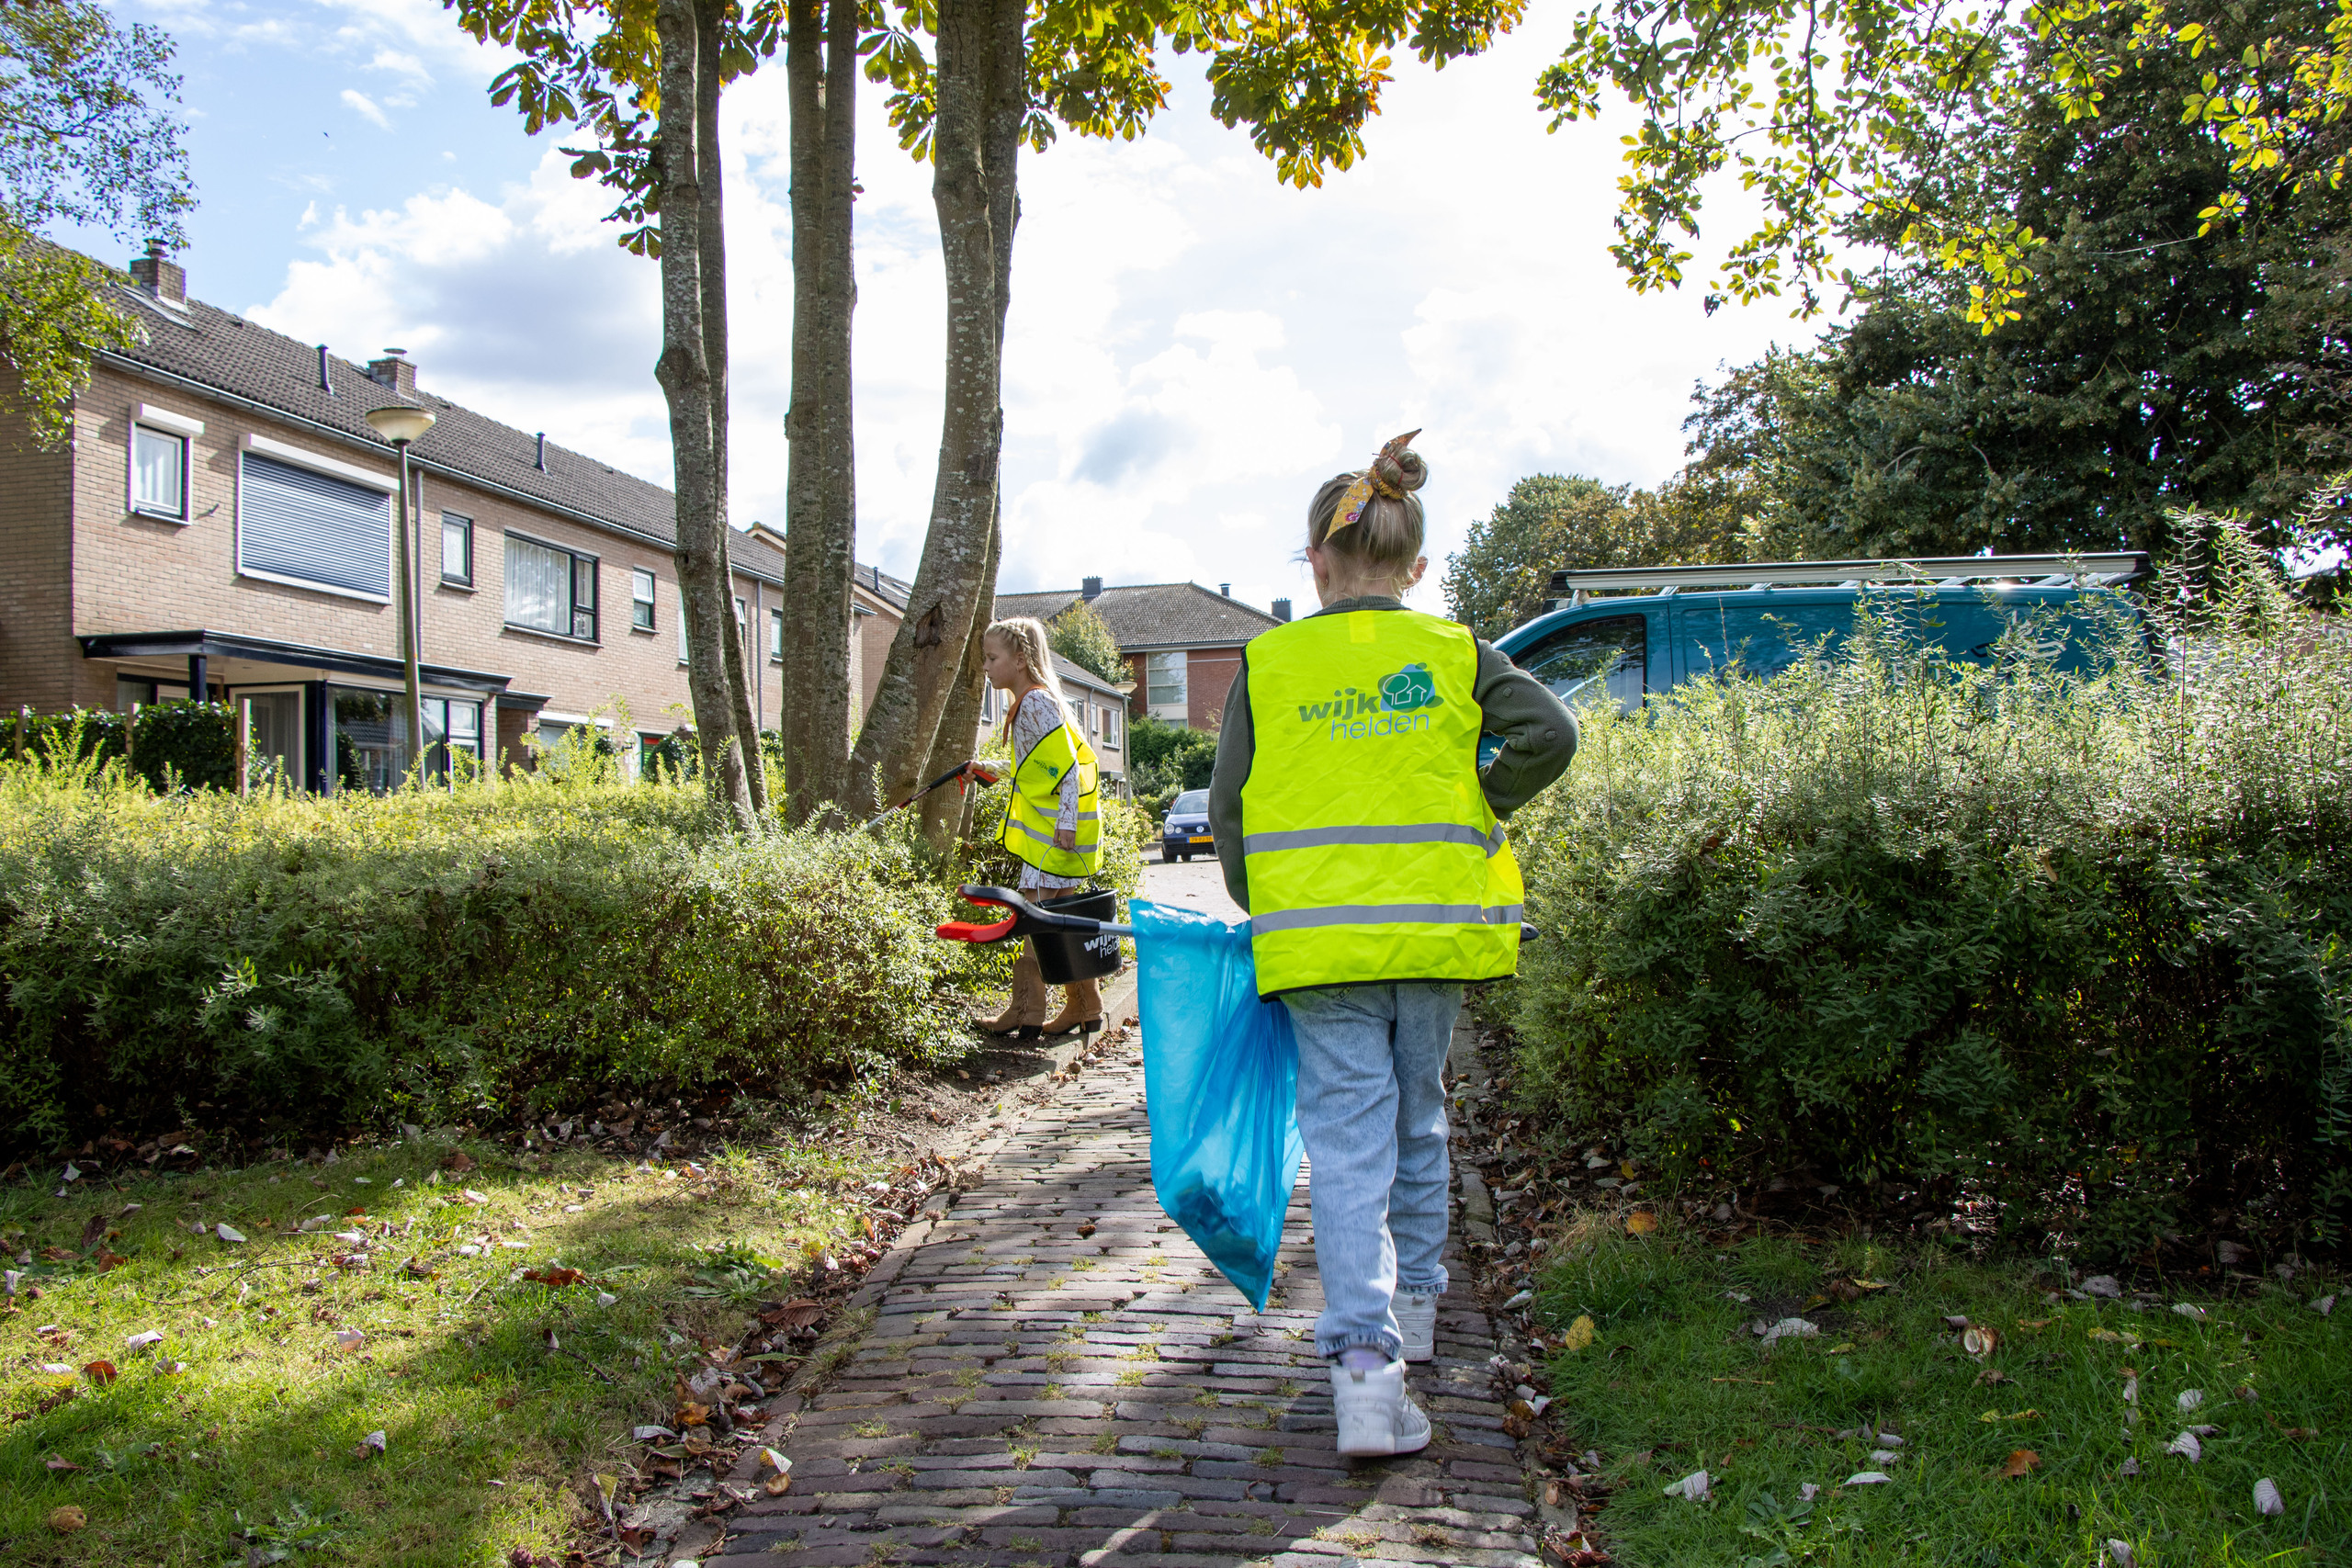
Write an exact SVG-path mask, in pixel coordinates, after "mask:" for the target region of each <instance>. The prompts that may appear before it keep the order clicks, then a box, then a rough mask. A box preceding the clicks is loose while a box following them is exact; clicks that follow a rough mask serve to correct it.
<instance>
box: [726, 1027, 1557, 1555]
mask: <svg viewBox="0 0 2352 1568" xmlns="http://www.w3.org/2000/svg"><path fill="white" fill-rule="evenodd" d="M1149 1143H1150V1139H1149V1134H1148V1130H1147V1129H1146V1126H1145V1123H1144V1111H1143V1066H1142V1058H1141V1055H1140V1054H1139V1052H1138V1051H1137V1050H1136V1048H1134V1047H1129V1048H1128V1050H1127V1051H1126V1052H1125V1055H1113V1056H1110V1057H1108V1058H1106V1059H1104V1060H1103V1062H1102V1063H1101V1064H1100V1065H1098V1066H1095V1067H1093V1068H1092V1069H1091V1070H1090V1071H1089V1072H1087V1073H1086V1074H1085V1075H1084V1076H1083V1077H1080V1078H1079V1079H1077V1080H1076V1081H1074V1082H1072V1083H1071V1084H1069V1085H1068V1086H1067V1087H1066V1088H1064V1089H1063V1090H1062V1091H1061V1093H1060V1094H1059V1096H1058V1097H1057V1099H1055V1100H1052V1101H1051V1102H1049V1103H1048V1104H1046V1105H1045V1106H1043V1107H1041V1108H1039V1109H1038V1110H1037V1111H1035V1112H1033V1113H1032V1114H1031V1115H1030V1116H1029V1118H1028V1119H1027V1120H1026V1121H1025V1122H1023V1123H1022V1125H1021V1126H1020V1127H1019V1128H1018V1129H1016V1130H1015V1131H1014V1132H1013V1133H1012V1134H1011V1135H1010V1136H1009V1137H1008V1138H1007V1139H1006V1140H1005V1142H1004V1143H1003V1144H1002V1145H1001V1146H1000V1147H998V1148H997V1149H996V1150H995V1151H994V1152H993V1154H992V1155H991V1156H989V1163H988V1167H987V1169H986V1171H985V1172H984V1173H983V1178H982V1179H981V1181H980V1183H979V1184H978V1186H977V1187H975V1188H973V1189H972V1190H967V1191H966V1192H964V1193H963V1194H962V1195H961V1196H960V1197H959V1198H958V1199H956V1201H955V1202H954V1204H953V1206H952V1207H949V1208H946V1209H945V1210H944V1212H942V1213H938V1214H936V1215H935V1216H933V1218H931V1219H930V1220H929V1221H928V1222H927V1223H925V1224H918V1225H917V1226H915V1227H911V1228H910V1231H909V1233H908V1235H906V1236H905V1237H904V1238H902V1241H901V1244H900V1246H899V1247H898V1248H897V1249H896V1250H895V1251H894V1252H893V1253H892V1254H891V1255H890V1257H888V1258H885V1259H884V1260H883V1262H882V1263H880V1264H878V1265H876V1275H875V1277H874V1278H872V1279H869V1280H868V1282H867V1284H866V1286H865V1290H864V1292H861V1294H862V1296H863V1297H864V1298H865V1300H864V1302H863V1303H862V1304H863V1305H864V1306H865V1310H866V1311H868V1312H870V1313H871V1314H872V1316H871V1322H870V1323H867V1324H865V1325H864V1326H862V1327H860V1328H858V1329H857V1330H856V1334H857V1337H855V1338H854V1339H852V1340H846V1341H843V1343H844V1344H845V1345H847V1346H848V1347H849V1348H848V1350H847V1358H848V1359H846V1361H845V1362H843V1363H842V1365H841V1366H840V1368H839V1370H838V1371H837V1372H836V1373H835V1374H834V1375H833V1376H832V1377H831V1379H830V1380H829V1381H827V1382H824V1383H823V1385H822V1387H821V1392H820V1393H818V1394H817V1395H816V1396H815V1397H814V1398H813V1399H811V1400H810V1401H809V1403H808V1404H807V1406H806V1407H805V1408H803V1409H800V1410H799V1411H798V1412H797V1415H795V1416H793V1417H792V1418H791V1420H792V1424H791V1426H790V1427H789V1429H788V1430H787V1431H786V1433H785V1435H784V1438H783V1439H782V1443H781V1446H782V1448H783V1449H784V1451H785V1452H786V1454H787V1455H788V1456H789V1457H790V1458H791V1460H792V1461H793V1468H792V1488H791V1490H790V1491H789V1492H788V1493H787V1494H786V1495H784V1496H782V1497H777V1498H772V1499H769V1498H763V1499H762V1500H761V1501H760V1502H758V1503H757V1504H755V1505H752V1506H750V1507H749V1508H747V1509H745V1510H744V1511H742V1512H741V1513H739V1514H737V1515H735V1516H734V1517H733V1520H732V1521H731V1522H730V1524H729V1530H728V1538H727V1540H726V1541H725V1543H724V1545H723V1546H721V1547H719V1548H718V1550H716V1551H711V1552H709V1553H708V1554H707V1555H706V1556H705V1558H704V1560H703V1561H704V1562H705V1563H706V1565H711V1564H719V1563H724V1564H727V1565H728V1568H751V1565H752V1564H754V1563H757V1564H761V1565H762V1568H777V1565H778V1564H793V1565H797V1568H817V1565H820V1564H829V1563H867V1562H872V1563H887V1562H901V1563H973V1564H978V1563H989V1564H1000V1563H1001V1564H1006V1565H1008V1568H1010V1565H1014V1564H1037V1565H1040V1568H1045V1565H1054V1568H1066V1565H1069V1564H1080V1565H1083V1568H1116V1565H1119V1564H1135V1565H1136V1568H1145V1565H1149V1568H1239V1565H1241V1564H1251V1565H1260V1564H1263V1565H1268V1568H1310V1565H1311V1568H1338V1565H1341V1564H1347V1563H1352V1562H1434V1563H1459V1564H1464V1565H1475V1568H1489V1565H1491V1568H1537V1560H1536V1558H1535V1557H1534V1555H1533V1552H1534V1550H1535V1541H1534V1537H1533V1535H1532V1529H1531V1527H1532V1514H1533V1509H1532V1507H1531V1506H1530V1505H1529V1503H1528V1502H1527V1501H1526V1491H1525V1487H1524V1485H1523V1483H1522V1482H1521V1470H1520V1465H1519V1461H1518V1460H1517V1459H1516V1458H1515V1457H1514V1450H1513V1444H1512V1441H1511V1439H1510V1438H1509V1437H1507V1436H1506V1435H1505V1434H1504V1433H1503V1431H1502V1424H1503V1414H1504V1413H1503V1409H1502V1406H1501V1404H1500V1403H1499V1401H1498V1395H1497V1393H1496V1390H1495V1388H1494V1384H1493V1381H1492V1377H1491V1375H1490V1373H1489V1371H1488V1370H1487V1357H1488V1356H1490V1355H1491V1354H1493V1353H1494V1342H1493V1337H1492V1331H1491V1329H1490V1326H1489V1325H1488V1322H1487V1318H1486V1316H1485V1315H1484V1314H1482V1313H1481V1312H1479V1310H1478V1309H1477V1307H1476V1304H1475V1303H1473V1302H1472V1301H1471V1300H1469V1299H1468V1297H1467V1296H1466V1295H1460V1294H1458V1295H1455V1296H1450V1297H1449V1298H1448V1299H1447V1300H1446V1302H1445V1303H1444V1304H1443V1306H1442V1309H1441V1313H1440V1315H1439V1319H1438V1345H1437V1350H1438V1355H1437V1359H1436V1360H1435V1361H1433V1362H1431V1363H1430V1364H1428V1365H1427V1366H1422V1367H1416V1368H1414V1369H1413V1374H1412V1382H1413V1387H1414V1390H1415V1393H1416V1395H1417V1397H1419V1400H1420V1402H1421V1404H1422V1406H1423V1408H1425V1409H1426V1410H1428V1411H1429V1413H1430V1418H1431V1420H1432V1421H1433V1422H1435V1424H1436V1428H1437V1435H1436V1440H1435V1441H1434V1442H1432V1443H1431V1444H1430V1447H1429V1448H1428V1449H1427V1450H1424V1451H1423V1452H1421V1453H1419V1454H1416V1455H1412V1456H1410V1457H1408V1458H1403V1459H1396V1460H1377V1461H1348V1460H1344V1459H1341V1458H1340V1455H1339V1454H1338V1453H1337V1452H1336V1451H1335V1450H1334V1448H1333V1425H1332V1418H1331V1397H1330V1386H1329V1382H1328V1379H1327V1375H1326V1373H1325V1371H1324V1367H1323V1363H1322V1362H1320V1361H1319V1360H1317V1359H1316V1356H1315V1353H1314V1342H1313V1328H1314V1323H1315V1316H1316V1314H1317V1312H1318V1311H1319V1310H1320V1309H1321V1306H1322V1292H1321V1289H1320V1288H1319V1286H1318V1285H1317V1280H1316V1276H1315V1259H1314V1252H1313V1248H1312V1247H1311V1245H1310V1233H1309V1222H1308V1216H1307V1209H1306V1183H1305V1182H1304V1181H1301V1183H1300V1184H1299V1188H1298V1190H1297V1191H1296V1192H1295V1194H1294V1195H1293V1200H1292V1207H1291V1212H1290V1222H1289V1226H1288V1229H1287V1232H1286V1234H1285V1245H1284V1247H1283V1254H1282V1257H1283V1270H1282V1272H1281V1273H1280V1274H1279V1275H1278V1276H1277V1278H1276V1280H1275V1285H1274V1292H1273V1295H1272V1299H1271V1300H1270V1301H1269V1302H1268V1303H1267V1310H1266V1311H1265V1312H1264V1313H1263V1314H1259V1313H1256V1312H1252V1311H1251V1310H1250V1307H1249V1303H1247V1302H1245V1301H1243V1300H1242V1298H1241V1296H1240V1294H1239V1292H1237V1291H1235V1290H1234V1288H1233V1287H1232V1286H1231V1285H1229V1284H1227V1282H1226V1281H1225V1280H1223V1279H1222V1278H1221V1277H1220V1276H1219V1275H1218V1274H1217V1273H1216V1270H1215V1269H1213V1268H1212V1267H1210V1265H1209V1264H1208V1262H1207V1260H1206V1259H1205V1258H1203V1257H1202V1256H1201V1254H1200V1252H1199V1250H1198V1249H1197V1248H1195V1247H1193V1244H1192V1243H1191V1242H1190V1241H1189V1240H1187V1239H1186V1238H1185V1236H1184V1235H1183V1233H1182V1231H1180V1230H1178V1229H1177V1228H1176V1226H1175V1224H1173V1223H1172V1222H1170V1220H1168V1219H1167V1218H1166V1217H1165V1216H1164V1215H1162V1214H1161V1213H1160V1212H1159V1205H1158V1204H1157V1203H1156V1202H1155V1201H1153V1199H1152V1193H1151V1168H1150V1147H1149ZM1455 1271H1456V1272H1458V1273H1462V1274H1464V1275H1465V1276H1466V1273H1467V1270H1464V1269H1459V1268H1458V1266H1457V1267H1456V1269H1455ZM779 1554H781V1555H779Z"/></svg>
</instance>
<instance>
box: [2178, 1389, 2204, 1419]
mask: <svg viewBox="0 0 2352 1568" xmlns="http://www.w3.org/2000/svg"><path fill="white" fill-rule="evenodd" d="M2173 1403H2174V1404H2177V1405H2179V1406H2180V1413H2181V1414H2182V1415H2183V1416H2186V1415H2188V1413H2189V1412H2190V1411H2192V1410H2194V1409H2196V1408H2197V1407H2198V1406H2199V1405H2200V1404H2204V1403H2205V1391H2204V1390H2203V1389H2201V1388H2192V1389H2186V1390H2184V1391H2182V1393H2181V1396H2180V1397H2179V1398H2178V1399H2177V1400H2175V1401H2174V1402H2173Z"/></svg>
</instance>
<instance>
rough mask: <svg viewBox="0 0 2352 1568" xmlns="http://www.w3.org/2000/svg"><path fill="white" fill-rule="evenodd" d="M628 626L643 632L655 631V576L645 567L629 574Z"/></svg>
mask: <svg viewBox="0 0 2352 1568" xmlns="http://www.w3.org/2000/svg"><path fill="white" fill-rule="evenodd" d="M628 624H629V625H630V626H635V627H636V628H637V629H638V630H639V631H641V632H650V631H651V630H652V629H653V574H652V573H651V572H650V571H648V570H645V569H644V568H643V567H638V568H636V569H634V570H631V571H630V572H629V574H628Z"/></svg>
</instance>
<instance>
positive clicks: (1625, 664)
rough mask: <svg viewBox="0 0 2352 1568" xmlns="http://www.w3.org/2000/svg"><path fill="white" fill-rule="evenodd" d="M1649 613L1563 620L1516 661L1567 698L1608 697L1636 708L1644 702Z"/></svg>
mask: <svg viewBox="0 0 2352 1568" xmlns="http://www.w3.org/2000/svg"><path fill="white" fill-rule="evenodd" d="M1649 625H1650V623H1649V617H1647V616H1646V615H1606V616H1603V617H1601V618H1600V619H1599V620H1592V621H1577V622H1576V623H1574V624H1573V625H1570V626H1562V627H1561V628H1560V629H1559V630H1558V631H1555V632H1554V633H1553V634H1552V635H1551V636H1549V637H1544V639H1542V640H1541V641H1539V642H1538V643H1536V645H1535V646H1534V647H1533V648H1531V649H1527V651H1525V652H1524V653H1520V654H1516V655H1514V656H1513V662H1515V663H1517V664H1518V665H1519V667H1520V668H1521V669H1522V670H1524V671H1527V672H1528V673H1529V674H1531V675H1532V676H1534V677H1535V678H1536V679H1537V680H1539V681H1541V682H1544V684H1545V685H1546V686H1549V687H1550V688H1551V689H1552V694H1553V695H1554V696H1555V697H1558V698H1559V699H1560V700H1561V701H1562V702H1564V703H1569V704H1577V703H1590V702H1595V701H1598V700H1600V699H1602V698H1607V699H1610V700H1611V701H1614V702H1615V703H1616V705H1618V707H1619V708H1620V709H1622V710H1623V711H1625V712H1628V713H1630V712H1632V711H1633V710H1634V709H1635V708H1637V707H1639V706H1641V705H1642V687H1643V679H1642V678H1643V673H1644V671H1645V670H1646V669H1647V667H1648V663H1649Z"/></svg>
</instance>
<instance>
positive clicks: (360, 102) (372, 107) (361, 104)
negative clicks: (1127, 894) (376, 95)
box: [343, 87, 392, 130]
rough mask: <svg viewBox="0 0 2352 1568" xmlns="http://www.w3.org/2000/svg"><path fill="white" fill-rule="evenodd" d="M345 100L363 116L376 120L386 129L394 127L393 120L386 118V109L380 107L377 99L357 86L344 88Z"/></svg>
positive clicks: (346, 103)
mask: <svg viewBox="0 0 2352 1568" xmlns="http://www.w3.org/2000/svg"><path fill="white" fill-rule="evenodd" d="M343 101H344V103H345V105H347V106H348V107H351V108H352V109H353V110H355V111H356V112H357V113H358V114H359V115H360V116H361V117H362V118H367V119H372V120H374V121H375V122H376V123H377V124H378V125H379V126H381V127H382V128H383V129H384V130H391V129H392V122H391V121H390V120H389V119H386V118H384V111H383V110H382V109H379V108H378V107H376V101H375V100H374V99H373V98H370V97H369V96H368V95H367V94H365V93H362V92H360V91H358V90H357V89H356V88H352V87H345V89H344V90H343Z"/></svg>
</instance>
